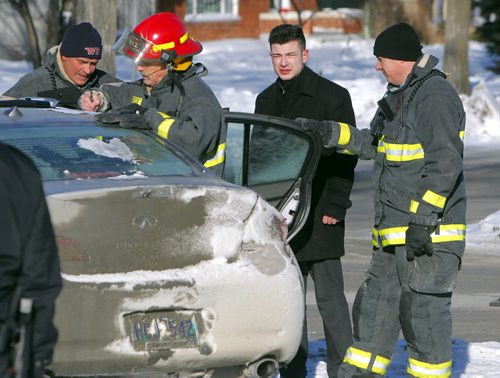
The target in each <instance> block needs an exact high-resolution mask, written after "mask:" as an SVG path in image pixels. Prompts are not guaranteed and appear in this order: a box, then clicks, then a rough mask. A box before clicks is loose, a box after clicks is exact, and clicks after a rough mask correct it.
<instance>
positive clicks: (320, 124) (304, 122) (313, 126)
mask: <svg viewBox="0 0 500 378" xmlns="http://www.w3.org/2000/svg"><path fill="white" fill-rule="evenodd" d="M295 121H297V122H298V123H299V124H300V127H302V130H306V131H313V132H316V133H318V134H319V136H320V137H321V141H322V142H323V144H324V145H327V144H329V142H330V141H331V139H332V137H333V134H334V132H336V133H337V134H338V133H339V131H338V130H339V129H338V124H337V125H335V123H336V122H333V121H328V122H327V121H317V120H315V119H307V118H296V119H295ZM330 123H333V124H330ZM336 139H337V140H338V137H337V138H336Z"/></svg>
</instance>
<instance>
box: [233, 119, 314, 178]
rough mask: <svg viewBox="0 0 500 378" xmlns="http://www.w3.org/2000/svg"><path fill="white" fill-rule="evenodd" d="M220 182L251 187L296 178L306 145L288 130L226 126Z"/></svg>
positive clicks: (303, 158) (305, 142) (256, 125)
mask: <svg viewBox="0 0 500 378" xmlns="http://www.w3.org/2000/svg"><path fill="white" fill-rule="evenodd" d="M226 145H227V150H226V165H225V170H224V178H225V179H226V180H227V181H230V182H233V183H236V184H238V185H245V186H255V185H262V184H268V183H273V182H279V181H289V180H294V179H296V178H298V177H299V176H300V174H301V171H302V169H303V166H304V163H305V161H306V157H307V154H308V152H309V143H308V142H307V141H306V140H305V139H304V138H303V137H301V136H300V135H298V134H295V133H294V132H293V130H292V129H282V128H277V127H270V126H269V125H264V124H262V125H261V124H252V125H249V124H246V125H244V124H240V123H228V135H227V142H226Z"/></svg>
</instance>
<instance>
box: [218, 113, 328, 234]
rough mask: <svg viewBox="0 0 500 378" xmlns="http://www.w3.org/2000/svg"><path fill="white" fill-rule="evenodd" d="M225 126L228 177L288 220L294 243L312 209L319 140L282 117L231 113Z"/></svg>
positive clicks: (319, 153)
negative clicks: (261, 198) (255, 194)
mask: <svg viewBox="0 0 500 378" xmlns="http://www.w3.org/2000/svg"><path fill="white" fill-rule="evenodd" d="M225 122H226V125H227V141H226V164H225V168H224V179H225V180H226V181H229V182H231V183H234V184H237V185H241V186H245V187H248V188H251V189H253V190H254V191H256V192H257V193H259V194H260V195H261V196H262V197H263V198H264V199H265V200H266V201H267V202H269V203H270V204H271V205H273V206H274V207H276V208H277V209H278V210H279V211H280V212H281V214H282V215H283V217H284V218H285V219H286V221H287V224H288V240H289V241H290V240H291V239H292V238H293V237H294V236H295V235H296V234H297V232H298V231H299V230H300V229H301V228H302V227H303V225H304V223H305V221H306V219H307V216H308V214H309V211H310V206H311V185H312V178H313V176H314V173H315V171H316V167H317V166H318V162H319V158H320V155H321V149H322V146H321V140H320V137H319V136H318V135H316V134H315V133H310V132H305V131H303V130H302V129H301V128H300V125H299V124H298V123H297V122H295V121H293V120H287V119H284V118H278V117H271V116H265V115H259V114H249V113H237V112H227V113H226V114H225Z"/></svg>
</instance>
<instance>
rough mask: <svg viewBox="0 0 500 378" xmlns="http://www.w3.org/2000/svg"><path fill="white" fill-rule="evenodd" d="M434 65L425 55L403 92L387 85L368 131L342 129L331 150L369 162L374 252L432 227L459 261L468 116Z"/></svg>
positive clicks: (437, 238) (434, 239) (334, 136)
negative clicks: (413, 229)
mask: <svg viewBox="0 0 500 378" xmlns="http://www.w3.org/2000/svg"><path fill="white" fill-rule="evenodd" d="M437 63H438V59H437V58H436V57H434V56H432V55H429V54H425V55H423V56H422V57H421V58H420V59H419V60H418V61H417V62H416V64H415V66H414V68H413V71H412V72H411V73H410V75H409V78H408V79H407V81H406V82H405V83H404V84H403V85H402V86H401V87H397V88H396V87H391V86H390V85H389V87H388V91H387V93H386V94H385V96H384V98H383V99H382V100H381V101H379V108H378V109H377V112H376V115H375V117H374V118H373V120H372V122H371V125H370V129H369V130H368V129H362V130H358V129H355V128H354V127H351V126H349V125H347V124H339V126H338V130H337V131H338V132H334V133H333V134H332V138H331V140H330V142H329V143H328V145H330V146H333V145H336V146H337V147H340V148H346V149H347V150H349V151H350V152H352V153H355V154H357V155H358V156H359V157H360V158H361V159H374V170H373V186H374V210H375V222H374V223H375V224H374V229H373V238H372V244H373V246H374V247H375V248H380V247H385V246H392V245H404V244H405V231H406V229H407V228H408V224H409V223H415V224H420V225H428V226H431V227H435V231H434V232H433V233H432V235H431V236H432V242H433V243H440V244H441V247H444V248H445V249H447V250H450V251H451V252H453V253H454V254H456V255H457V256H459V257H461V256H462V255H463V252H464V248H465V210H466V195H465V183H464V177H463V169H462V166H463V137H464V130H465V112H464V109H463V106H462V102H461V101H460V98H459V96H458V95H457V93H456V91H455V90H454V89H453V88H452V87H451V85H450V84H449V83H448V82H447V80H446V79H445V77H444V74H443V73H442V72H440V71H438V70H436V69H434V67H435V66H436V64H437ZM332 139H333V140H332Z"/></svg>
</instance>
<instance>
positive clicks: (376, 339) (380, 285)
mask: <svg viewBox="0 0 500 378" xmlns="http://www.w3.org/2000/svg"><path fill="white" fill-rule="evenodd" d="M459 267H460V258H459V257H458V256H457V255H455V254H454V253H452V252H450V251H449V250H448V249H446V248H445V247H444V246H443V245H439V244H434V253H433V255H432V256H430V257H429V256H426V255H424V256H420V257H415V259H414V260H413V261H410V262H408V261H407V259H406V250H405V247H404V246H396V247H394V246H392V247H386V248H384V250H380V249H379V250H376V251H374V253H373V256H372V261H371V263H370V267H369V268H368V272H367V278H366V280H365V281H364V282H363V284H362V285H361V287H360V288H359V290H358V293H357V295H356V299H355V301H354V305H353V325H354V339H355V342H354V344H353V346H352V347H350V348H349V349H348V350H347V353H346V356H345V358H344V362H343V363H342V365H341V368H340V370H339V375H338V376H339V377H380V376H383V375H385V373H386V371H387V368H388V366H389V362H390V358H391V354H392V351H393V348H394V344H395V342H396V341H397V339H398V336H399V331H400V330H402V331H403V336H404V338H405V340H406V341H407V345H408V355H409V360H408V367H407V373H408V374H409V375H410V376H414V377H434V378H438V377H443V378H444V377H449V376H451V332H452V329H451V312H450V306H451V294H452V291H453V288H454V287H455V282H456V276H457V272H458V270H459Z"/></svg>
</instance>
